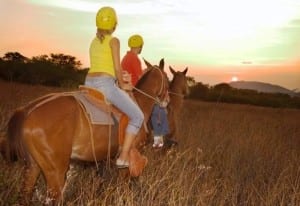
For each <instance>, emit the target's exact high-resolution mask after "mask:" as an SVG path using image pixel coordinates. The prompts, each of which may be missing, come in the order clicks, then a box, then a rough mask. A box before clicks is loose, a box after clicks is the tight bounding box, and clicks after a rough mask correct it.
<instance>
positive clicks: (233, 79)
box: [231, 76, 239, 82]
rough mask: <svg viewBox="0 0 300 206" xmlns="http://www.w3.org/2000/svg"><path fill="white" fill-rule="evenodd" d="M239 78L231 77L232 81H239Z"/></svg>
mask: <svg viewBox="0 0 300 206" xmlns="http://www.w3.org/2000/svg"><path fill="white" fill-rule="evenodd" d="M238 80H239V78H238V77H237V76H233V77H231V81H232V82H237V81H238Z"/></svg>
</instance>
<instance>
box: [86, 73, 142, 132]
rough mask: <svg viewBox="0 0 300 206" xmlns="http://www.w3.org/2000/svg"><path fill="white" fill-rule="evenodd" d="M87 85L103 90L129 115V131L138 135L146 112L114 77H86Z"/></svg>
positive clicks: (109, 99) (106, 95)
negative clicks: (118, 84)
mask: <svg viewBox="0 0 300 206" xmlns="http://www.w3.org/2000/svg"><path fill="white" fill-rule="evenodd" d="M85 85H86V86H89V87H93V88H96V89H97V90H99V91H101V92H102V93H103V94H104V95H105V98H106V99H107V100H108V101H109V102H110V103H111V104H113V105H114V106H115V107H117V108H118V109H119V110H121V111H122V112H123V113H125V114H126V115H127V116H128V118H129V122H128V126H127V128H126V132H127V133H130V134H134V135H136V134H137V133H138V132H139V130H140V128H141V126H142V124H143V121H144V114H143V112H142V111H141V109H140V108H139V106H138V105H137V104H136V103H135V102H134V101H133V100H132V99H131V98H130V96H129V95H128V94H127V93H126V92H125V91H123V90H122V89H120V88H119V87H118V86H117V85H116V80H115V79H114V78H113V77H109V76H97V77H86V80H85Z"/></svg>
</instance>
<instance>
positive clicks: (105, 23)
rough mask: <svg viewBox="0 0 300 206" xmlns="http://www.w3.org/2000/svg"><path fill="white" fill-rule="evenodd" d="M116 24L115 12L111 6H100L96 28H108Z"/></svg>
mask: <svg viewBox="0 0 300 206" xmlns="http://www.w3.org/2000/svg"><path fill="white" fill-rule="evenodd" d="M116 24H117V14H116V11H115V10H114V9H113V8H112V7H102V8H101V9H99V11H98V12H97V16H96V26H97V28H98V29H105V30H110V29H113V28H114V27H115V25H116Z"/></svg>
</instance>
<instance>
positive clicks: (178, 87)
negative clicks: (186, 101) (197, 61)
mask: <svg viewBox="0 0 300 206" xmlns="http://www.w3.org/2000/svg"><path fill="white" fill-rule="evenodd" d="M169 69H170V72H171V73H172V75H173V79H172V81H171V83H170V94H174V95H176V94H177V95H182V96H185V95H187V94H188V93H189V87H188V83H187V82H188V81H187V77H186V73H187V71H188V67H186V68H185V70H183V71H182V72H181V71H175V70H174V69H173V68H172V67H171V66H169Z"/></svg>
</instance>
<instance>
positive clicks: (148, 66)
mask: <svg viewBox="0 0 300 206" xmlns="http://www.w3.org/2000/svg"><path fill="white" fill-rule="evenodd" d="M143 60H144V62H145V64H146V66H147V68H151V67H153V66H152V64H150V63H149V62H148V61H147V60H146V59H144V58H143Z"/></svg>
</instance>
